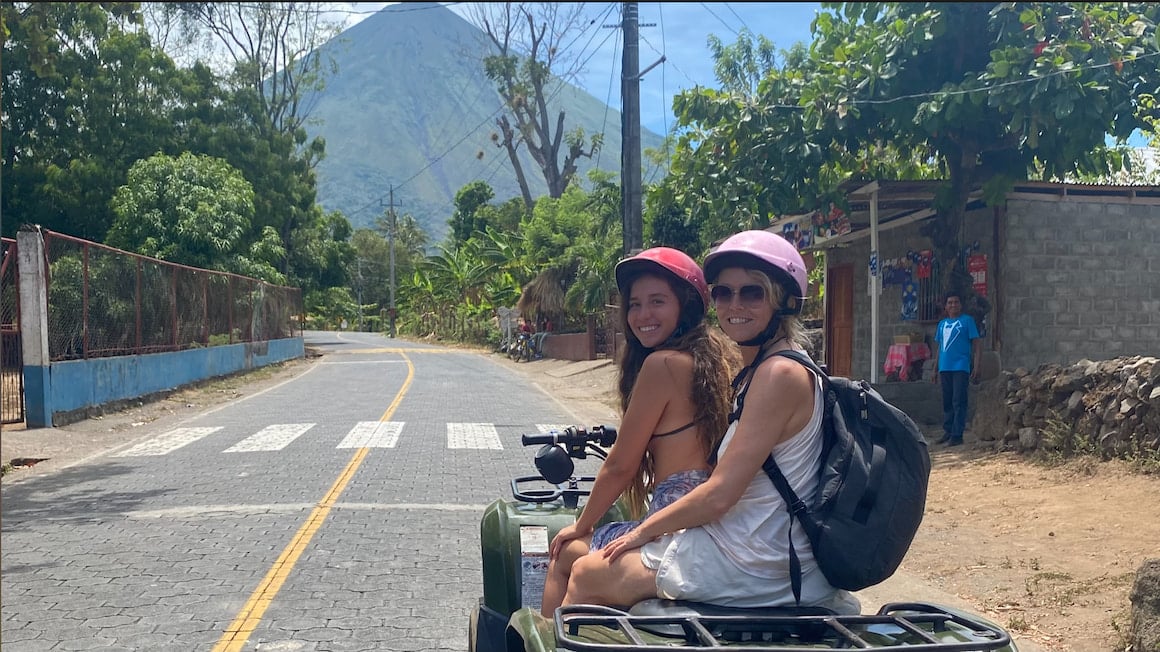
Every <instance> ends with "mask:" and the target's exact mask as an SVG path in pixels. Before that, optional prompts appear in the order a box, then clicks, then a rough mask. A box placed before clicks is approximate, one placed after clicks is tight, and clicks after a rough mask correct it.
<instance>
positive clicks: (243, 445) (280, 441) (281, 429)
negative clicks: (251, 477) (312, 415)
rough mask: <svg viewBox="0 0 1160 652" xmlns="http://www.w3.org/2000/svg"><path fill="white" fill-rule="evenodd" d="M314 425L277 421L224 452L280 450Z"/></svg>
mask: <svg viewBox="0 0 1160 652" xmlns="http://www.w3.org/2000/svg"><path fill="white" fill-rule="evenodd" d="M313 427H314V424H313V423H276V424H274V425H270V426H266V427H265V428H262V429H261V430H259V431H258V432H256V433H254V434H252V435H250V436H249V437H246V438H245V439H243V440H242V441H240V442H238V443H236V444H234V445H233V446H230V447H229V448H227V449H225V450H224V451H222V452H224V453H253V452H257V451H280V450H282V449H283V448H286V445H287V444H289V443H290V442H292V441H294V440H295V439H298V437H300V436H301V435H302V433H304V432H306V431H307V430H310V429H311V428H313Z"/></svg>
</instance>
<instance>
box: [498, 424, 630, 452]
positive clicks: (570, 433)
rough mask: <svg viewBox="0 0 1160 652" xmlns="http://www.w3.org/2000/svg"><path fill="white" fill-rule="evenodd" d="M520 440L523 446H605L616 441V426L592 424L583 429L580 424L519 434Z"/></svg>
mask: <svg viewBox="0 0 1160 652" xmlns="http://www.w3.org/2000/svg"><path fill="white" fill-rule="evenodd" d="M520 441H521V443H523V445H524V446H536V445H543V444H563V445H564V446H566V447H568V448H583V447H584V446H585V445H587V444H589V443H593V444H597V445H600V446H604V447H605V448H607V447H609V446H611V445H612V443H613V442H615V441H616V428H613V427H612V426H592V428H591V429H590V430H585V429H584V428H582V427H580V426H568V427H567V428H564V429H563V430H559V431H552V432H549V433H537V434H534V435H521V436H520Z"/></svg>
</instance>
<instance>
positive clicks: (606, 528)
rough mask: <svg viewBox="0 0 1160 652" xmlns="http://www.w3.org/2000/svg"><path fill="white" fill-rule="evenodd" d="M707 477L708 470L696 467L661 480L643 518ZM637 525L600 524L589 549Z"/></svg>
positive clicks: (608, 541) (598, 546) (636, 522)
mask: <svg viewBox="0 0 1160 652" xmlns="http://www.w3.org/2000/svg"><path fill="white" fill-rule="evenodd" d="M708 479H709V472H708V471H705V470H701V469H698V470H696V471H678V472H677V473H674V474H672V475H670V476H669V477H667V478H665V479H664V480H661V481H660V482H658V483H657V485H656V487H655V488H654V489H653V496H652V502H651V503H649V506H648V513H647V514H645V518H648V517H649V516H652V515H653V514H654V513H656V512H658V511H660V510H662V509H664V508H665V507H668V506H669V505H670V504H672V502H673V501H675V500H676V499H678V498H680V497H681V496H684V495H685V494H687V493H689V492H690V491H692V490H693V489H694V488H695V487H696V486H697V485H699V484H701V483H703V482H705V481H706V480H708ZM637 525H640V521H617V522H615V523H606V524H604V525H601V526H600V527H598V528H596V530H595V531H594V532H593V533H592V545H591V546H589V549H590V550H599V549H601V548H603V547H604V546H606V545H608V544H609V543H611V542H612V541H613V540H614V539H616V538H618V537H620V536H623V535H625V534H628V533H629V532H631V531H632V530H633V528H635V527H636V526H637Z"/></svg>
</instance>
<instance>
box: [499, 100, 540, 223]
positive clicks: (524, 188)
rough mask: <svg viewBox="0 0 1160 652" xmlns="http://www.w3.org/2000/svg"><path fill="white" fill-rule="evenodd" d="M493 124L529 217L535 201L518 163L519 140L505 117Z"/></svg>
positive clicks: (521, 164)
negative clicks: (498, 133) (499, 136)
mask: <svg viewBox="0 0 1160 652" xmlns="http://www.w3.org/2000/svg"><path fill="white" fill-rule="evenodd" d="M495 124H496V125H497V126H498V127H499V130H500V133H501V134H503V137H502V138H501V139H499V140H500V142H499V146H500V147H503V148H504V149H505V150H507V155H508V159H509V160H510V161H511V163H512V169H513V170H515V173H516V181H518V182H519V184H520V194H521V195H522V196H523V199H524V211H525V212H526V213H527V214H528V215H531V214H532V208H533V206H534V204H535V200H533V199H532V189H531V188H530V187H528V177H527V175H526V174H524V165H523V163H521V162H520V151H519V140H518V139H517V138H516V136H515V133H514V132H513V131H512V126H511V123H510V122H508V119H507V116H506V115H501V116H500V117H499V118H497V119H496V121H495Z"/></svg>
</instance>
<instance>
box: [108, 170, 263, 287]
mask: <svg viewBox="0 0 1160 652" xmlns="http://www.w3.org/2000/svg"><path fill="white" fill-rule="evenodd" d="M128 176H129V178H128V181H127V183H126V184H125V185H124V186H121V187H120V188H119V189H118V190H117V192H116V194H115V195H114V196H113V200H112V207H113V212H114V213H115V214H116V221H115V222H114V223H113V226H112V228H111V229H110V230H109V237H108V244H109V245H111V246H114V247H119V248H121V249H128V250H130V251H136V252H138V253H141V254H145V255H147V256H152V257H154V258H160V259H162V260H168V261H172V262H175V263H181V264H183V265H189V266H192V267H203V268H208V269H218V270H223V271H231V272H237V273H244V272H251V273H252V272H256V274H254V275H256V276H258V277H259V278H262V279H264V280H268V281H271V282H276V283H281V282H284V281H285V279H284V278H282V277H281V275H279V274H278V273H277V272H276V271H275V270H274V268H273V267H272V266H271V265H270V260H269V258H267V259H266V260H263V259H262V258H261V257H260V256H261V254H262V253H265V255H266V256H267V257H269V256H272V255H276V254H277V253H281V252H280V251H270V250H265V251H263V250H262V249H261V248H260V247H259V248H258V249H256V251H255V253H258V254H259V258H257V259H250V258H249V257H248V255H247V254H249V253H250V251H248V250H247V247H246V244H247V243H246V240H245V235H246V234H247V232H248V231H249V228H250V220H251V219H253V216H254V189H253V188H252V187H251V186H250V183H249V182H248V181H246V179H245V177H243V176H242V174H241V172H239V171H238V170H236V169H235V168H233V167H232V166H230V164H229V163H226V162H225V161H223V160H221V159H215V158H211V157H208V156H204V155H197V154H190V153H188V152H187V153H185V154H182V155H181V156H178V157H171V156H167V155H165V154H156V155H154V156H151V157H149V158H147V159H142V160H140V161H138V162H137V163H135V164H134V165H133V167H132V168H130V169H129V175H128ZM259 242H261V241H259ZM268 244H269V243H267V246H268ZM275 260H276V259H275Z"/></svg>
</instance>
